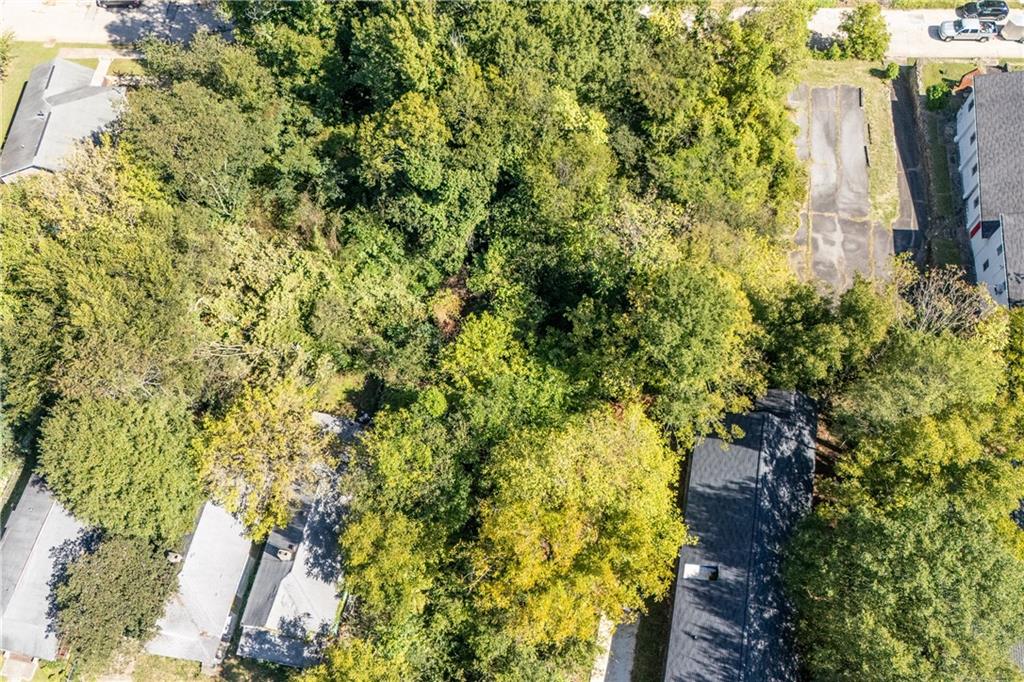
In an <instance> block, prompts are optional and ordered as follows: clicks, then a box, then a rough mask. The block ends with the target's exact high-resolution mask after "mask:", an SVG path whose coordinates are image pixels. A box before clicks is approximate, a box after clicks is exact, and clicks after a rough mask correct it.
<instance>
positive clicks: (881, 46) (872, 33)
mask: <svg viewBox="0 0 1024 682" xmlns="http://www.w3.org/2000/svg"><path fill="white" fill-rule="evenodd" d="M839 31H840V32H841V33H842V34H843V35H844V36H845V38H844V39H843V40H842V46H843V53H844V55H845V56H846V57H849V58H851V59H866V60H869V61H880V60H881V59H882V58H883V57H885V51H886V50H887V49H889V38H890V36H889V29H888V28H887V27H886V25H885V19H884V18H882V10H881V8H880V7H879V6H878V4H877V3H874V2H865V3H863V4H861V5H858V6H857V7H856V8H855V9H854V10H853V11H852V12H850V13H848V14H847V15H846V17H844V18H843V21H842V23H841V24H839Z"/></svg>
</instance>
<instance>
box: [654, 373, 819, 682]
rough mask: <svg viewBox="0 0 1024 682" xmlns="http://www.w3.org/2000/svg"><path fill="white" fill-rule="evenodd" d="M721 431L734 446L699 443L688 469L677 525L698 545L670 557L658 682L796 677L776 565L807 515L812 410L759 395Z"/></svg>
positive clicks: (798, 398)
mask: <svg viewBox="0 0 1024 682" xmlns="http://www.w3.org/2000/svg"><path fill="white" fill-rule="evenodd" d="M728 423H729V425H730V426H736V427H739V428H740V429H742V432H743V435H742V437H738V438H734V439H733V440H732V441H731V442H723V441H722V440H721V439H719V438H712V437H709V438H705V439H703V440H702V441H701V442H700V443H699V444H698V445H697V447H696V448H695V449H694V451H693V454H692V456H691V457H690V460H689V467H688V477H687V485H686V497H685V510H684V515H685V518H686V523H687V526H688V528H689V530H690V532H691V533H692V534H694V535H696V536H697V538H698V543H697V544H696V545H694V546H686V547H683V548H682V550H681V551H680V553H679V569H678V574H677V578H676V585H675V591H674V603H673V612H672V627H671V632H670V637H669V646H668V652H667V656H666V662H665V682H755V681H756V682H770V681H776V680H777V681H780V682H781V681H782V680H793V679H795V678H796V677H797V670H798V664H797V658H796V655H795V653H794V650H793V642H792V620H791V611H790V607H789V605H788V602H787V601H786V599H785V597H784V595H783V591H782V585H781V578H780V564H781V555H782V549H783V547H784V545H785V543H786V541H787V540H788V538H789V537H790V535H791V533H792V531H793V528H794V526H795V525H796V523H797V521H798V520H799V519H800V518H801V517H802V516H803V515H804V514H806V513H807V512H808V511H809V510H810V507H811V495H812V490H813V475H814V453H815V431H816V428H817V416H816V411H815V407H814V403H813V402H812V401H811V400H810V399H809V398H807V397H806V396H804V395H802V394H799V393H791V392H784V391H769V393H768V395H767V396H765V398H763V399H762V400H760V401H759V402H758V404H757V407H756V409H755V411H754V412H751V413H748V414H744V415H735V416H732V417H730V418H729V420H728Z"/></svg>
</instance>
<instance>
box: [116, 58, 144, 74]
mask: <svg viewBox="0 0 1024 682" xmlns="http://www.w3.org/2000/svg"><path fill="white" fill-rule="evenodd" d="M107 73H109V74H111V75H114V76H141V75H142V74H143V73H145V71H144V70H143V68H142V64H139V62H138V61H137V60H135V59H115V60H114V61H112V62H111V63H110V69H109V70H108V71H107Z"/></svg>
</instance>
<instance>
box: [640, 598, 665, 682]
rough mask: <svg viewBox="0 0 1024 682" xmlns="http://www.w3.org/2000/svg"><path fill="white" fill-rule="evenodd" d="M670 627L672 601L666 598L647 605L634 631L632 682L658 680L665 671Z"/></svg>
mask: <svg viewBox="0 0 1024 682" xmlns="http://www.w3.org/2000/svg"><path fill="white" fill-rule="evenodd" d="M671 627H672V599H671V595H668V596H666V597H665V598H664V599H662V600H661V601H658V602H652V603H649V604H648V605H647V613H645V614H644V615H642V616H640V621H639V622H638V623H637V630H636V651H635V653H634V655H633V673H632V675H631V676H630V677H631V678H632V682H648V681H649V680H660V679H661V678H662V677H663V676H664V674H665V671H664V670H663V669H662V666H663V665H664V663H665V652H666V649H668V635H669V630H670V629H671Z"/></svg>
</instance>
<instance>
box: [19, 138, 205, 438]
mask: <svg viewBox="0 0 1024 682" xmlns="http://www.w3.org/2000/svg"><path fill="white" fill-rule="evenodd" d="M3 208H4V210H3V215H2V220H3V229H0V248H2V250H3V261H4V282H3V290H4V294H5V299H4V301H3V306H4V314H3V315H2V316H0V340H2V345H3V361H4V367H5V374H6V376H5V379H6V385H5V394H4V401H5V409H6V410H7V411H8V414H9V415H10V417H11V419H12V421H13V422H15V423H16V424H17V423H18V422H26V421H31V420H33V419H35V418H37V417H38V415H39V413H40V410H41V408H42V406H43V405H44V404H50V403H52V402H53V401H54V400H56V399H59V398H61V397H68V398H73V399H79V398H81V399H85V398H101V397H111V396H113V397H119V398H135V399H143V398H146V397H148V396H151V395H153V394H154V393H155V392H165V393H168V394H171V393H178V392H184V391H188V390H190V389H194V387H195V386H196V385H197V384H198V383H199V382H200V381H201V370H200V363H198V362H197V361H196V357H195V355H196V354H195V350H196V346H197V345H198V344H199V343H201V342H202V340H203V337H204V333H203V331H202V329H201V327H200V324H199V319H198V316H197V314H196V310H195V308H194V307H193V304H194V302H195V300H196V298H198V296H197V294H196V293H195V292H196V288H197V278H196V275H197V274H198V273H197V269H196V264H197V262H199V261H200V260H201V258H200V256H199V253H198V252H197V249H196V248H195V243H194V242H193V241H192V239H191V238H190V237H189V234H188V233H187V232H186V231H185V230H183V229H182V226H181V225H180V224H178V223H176V221H175V216H174V213H173V211H172V209H171V207H170V206H169V204H168V203H167V201H166V199H165V197H164V196H163V195H162V192H161V189H160V187H159V185H158V184H157V183H156V182H155V180H154V178H153V177H152V176H151V175H149V174H148V173H146V172H144V171H142V170H141V169H140V168H139V167H138V165H137V164H133V163H132V162H131V161H130V159H128V158H127V157H126V155H125V154H124V153H123V151H116V150H111V149H110V148H102V149H98V150H93V151H91V152H89V153H86V154H83V155H82V156H80V157H76V158H75V159H73V160H72V163H71V164H70V166H69V167H68V168H66V169H65V170H63V171H62V172H61V173H59V174H55V175H47V176H45V177H42V178H39V179H38V180H36V181H34V182H32V183H22V184H21V186H20V187H17V188H14V187H11V188H5V193H4V199H3Z"/></svg>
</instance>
